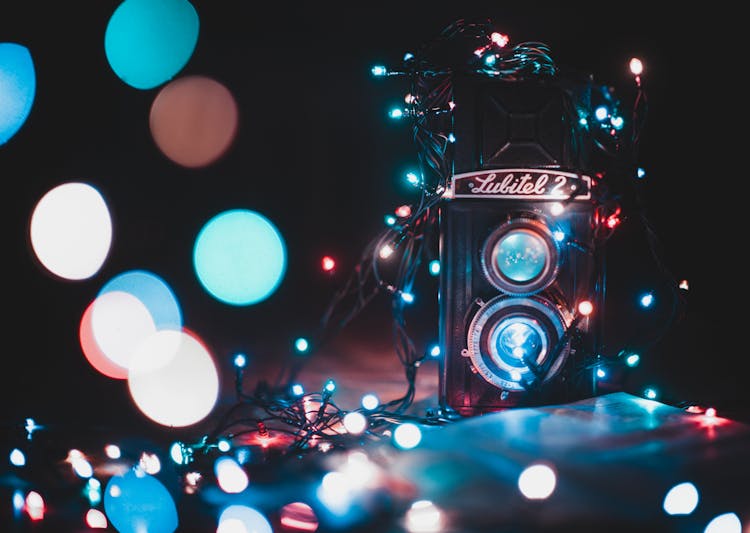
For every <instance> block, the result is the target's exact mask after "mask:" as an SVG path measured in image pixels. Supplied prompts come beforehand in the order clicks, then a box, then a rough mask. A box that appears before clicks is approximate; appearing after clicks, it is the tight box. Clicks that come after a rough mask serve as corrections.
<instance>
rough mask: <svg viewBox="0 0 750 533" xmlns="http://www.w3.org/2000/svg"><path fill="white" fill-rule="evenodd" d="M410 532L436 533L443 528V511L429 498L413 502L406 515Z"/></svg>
mask: <svg viewBox="0 0 750 533" xmlns="http://www.w3.org/2000/svg"><path fill="white" fill-rule="evenodd" d="M405 525H406V530H407V531H408V532H409V533H435V532H438V531H442V530H443V513H442V511H441V510H440V508H439V507H437V506H436V505H435V504H434V503H432V502H431V501H429V500H418V501H416V502H414V503H412V504H411V507H409V510H408V511H407V512H406V516H405Z"/></svg>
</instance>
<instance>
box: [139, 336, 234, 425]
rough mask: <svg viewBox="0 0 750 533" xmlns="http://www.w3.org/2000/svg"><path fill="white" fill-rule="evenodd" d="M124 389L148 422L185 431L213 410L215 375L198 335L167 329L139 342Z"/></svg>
mask: <svg viewBox="0 0 750 533" xmlns="http://www.w3.org/2000/svg"><path fill="white" fill-rule="evenodd" d="M165 354H166V355H165ZM128 389H129V390H130V395H131V397H132V399H133V402H134V403H135V404H136V406H137V407H138V408H139V409H140V410H141V412H142V413H143V414H144V415H146V416H147V417H148V418H150V419H151V420H153V421H154V422H157V423H158V424H161V425H164V426H170V427H184V426H189V425H192V424H195V423H197V422H200V421H201V420H203V419H204V418H205V417H206V416H208V414H209V413H210V412H211V410H212V409H213V408H214V405H215V404H216V400H217V399H218V395H219V374H218V371H217V369H216V364H215V362H214V360H213V358H212V356H211V354H210V353H209V352H208V350H207V349H206V347H205V346H204V344H203V343H202V342H201V341H200V340H199V339H198V337H197V336H195V335H194V334H193V333H191V332H189V331H186V330H183V331H174V330H167V329H165V330H159V331H157V332H156V333H155V334H154V335H151V336H150V337H149V338H148V339H146V340H145V341H144V342H142V343H140V344H139V345H138V348H137V349H136V350H135V352H134V353H133V355H132V357H131V359H130V366H129V368H128Z"/></svg>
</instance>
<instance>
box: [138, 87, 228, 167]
mask: <svg viewBox="0 0 750 533" xmlns="http://www.w3.org/2000/svg"><path fill="white" fill-rule="evenodd" d="M238 117H239V112H238V108H237V103H236V101H235V99H234V96H233V95H232V93H231V92H230V91H229V89H227V88H226V87H225V86H224V85H222V84H221V83H219V82H218V81H216V80H213V79H211V78H208V77H205V76H186V77H183V78H179V79H176V80H174V81H172V82H170V83H169V84H167V85H165V86H164V87H163V88H162V89H161V90H160V91H159V94H157V95H156V98H155V99H154V101H153V103H152V104H151V111H150V114H149V127H150V129H151V136H152V137H153V139H154V142H155V143H156V146H157V147H158V148H159V150H161V152H162V153H163V154H164V155H165V156H166V157H167V158H169V159H170V160H171V161H173V162H174V163H177V164H178V165H181V166H184V167H188V168H199V167H205V166H208V165H210V164H211V163H213V162H215V161H216V160H218V159H219V158H221V156H222V155H224V153H226V151H227V150H228V149H229V147H230V146H231V144H232V141H233V140H234V138H235V136H236V133H237V125H238V122H239V118H238Z"/></svg>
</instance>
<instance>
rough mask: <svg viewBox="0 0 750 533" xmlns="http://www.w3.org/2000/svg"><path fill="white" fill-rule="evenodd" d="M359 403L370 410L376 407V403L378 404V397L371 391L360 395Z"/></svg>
mask: <svg viewBox="0 0 750 533" xmlns="http://www.w3.org/2000/svg"><path fill="white" fill-rule="evenodd" d="M361 403H362V407H364V408H365V409H367V410H368V411H372V410H373V409H377V407H378V405H380V399H379V398H378V397H377V395H375V394H373V393H367V394H365V395H364V396H362V402H361Z"/></svg>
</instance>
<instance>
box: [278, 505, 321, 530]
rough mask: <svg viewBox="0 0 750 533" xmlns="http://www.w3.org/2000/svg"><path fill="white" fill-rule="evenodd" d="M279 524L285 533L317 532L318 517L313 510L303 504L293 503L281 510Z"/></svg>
mask: <svg viewBox="0 0 750 533" xmlns="http://www.w3.org/2000/svg"><path fill="white" fill-rule="evenodd" d="M279 522H280V524H281V526H282V527H283V528H284V531H316V530H317V529H318V517H317V516H315V511H313V508H312V507H310V506H309V505H307V504H306V503H303V502H292V503H288V504H286V505H285V506H284V507H282V508H281V512H280V518H279Z"/></svg>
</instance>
